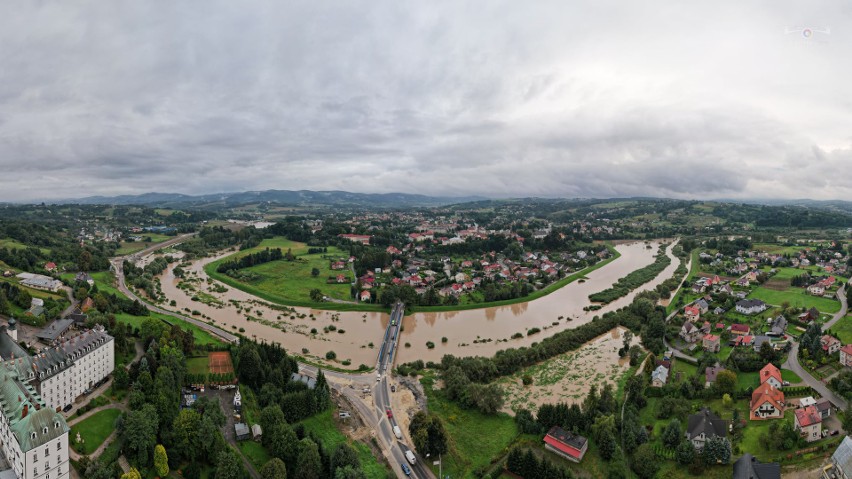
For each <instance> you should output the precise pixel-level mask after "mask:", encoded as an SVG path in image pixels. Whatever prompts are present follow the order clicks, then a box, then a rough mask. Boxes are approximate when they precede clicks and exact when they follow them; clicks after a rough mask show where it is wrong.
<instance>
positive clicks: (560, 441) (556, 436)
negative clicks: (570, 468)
mask: <svg viewBox="0 0 852 479" xmlns="http://www.w3.org/2000/svg"><path fill="white" fill-rule="evenodd" d="M544 448H545V449H547V450H548V451H550V452H552V453H555V454H558V455H560V456H562V457H564V458H565V459H568V460H569V461H572V462H580V461H582V460H583V456H585V455H586V451H587V450H588V448H589V441H588V440H587V439H586V438H585V437H583V436H580V435H578V434H572V433H570V432H568V431H566V430H564V429H562V428H561V427H559V426H553V427H552V428H550V430H549V431H547V434H546V435H545V436H544Z"/></svg>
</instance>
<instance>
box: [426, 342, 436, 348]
mask: <svg viewBox="0 0 852 479" xmlns="http://www.w3.org/2000/svg"><path fill="white" fill-rule="evenodd" d="M426 347H427V348H429V349H434V348H435V343H433V342H432V341H426Z"/></svg>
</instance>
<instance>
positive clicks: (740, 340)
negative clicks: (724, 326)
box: [730, 334, 754, 347]
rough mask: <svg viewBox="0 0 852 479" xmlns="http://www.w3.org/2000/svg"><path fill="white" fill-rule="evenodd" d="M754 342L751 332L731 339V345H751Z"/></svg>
mask: <svg viewBox="0 0 852 479" xmlns="http://www.w3.org/2000/svg"><path fill="white" fill-rule="evenodd" d="M753 344H754V336H752V335H750V334H746V335H745V336H737V337H735V338H732V339H731V342H730V345H731V346H734V347H737V346H751V345H753Z"/></svg>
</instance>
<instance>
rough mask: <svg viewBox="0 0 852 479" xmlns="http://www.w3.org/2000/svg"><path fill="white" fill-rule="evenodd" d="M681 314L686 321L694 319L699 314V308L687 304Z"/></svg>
mask: <svg viewBox="0 0 852 479" xmlns="http://www.w3.org/2000/svg"><path fill="white" fill-rule="evenodd" d="M683 315H684V316H685V317H686V319H687V320H688V321H696V320H698V318H699V317H700V316H701V309H699V308H698V307H697V306H687V307H685V308H683Z"/></svg>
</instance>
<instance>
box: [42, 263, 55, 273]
mask: <svg viewBox="0 0 852 479" xmlns="http://www.w3.org/2000/svg"><path fill="white" fill-rule="evenodd" d="M44 269H46V270H47V271H56V263H54V262H53V261H49V262H48V263H46V264H45V265H44Z"/></svg>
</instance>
